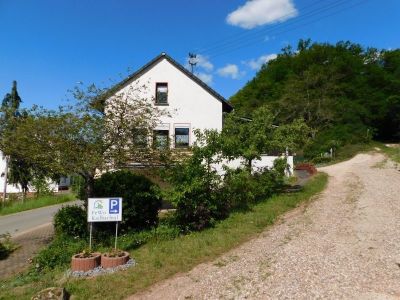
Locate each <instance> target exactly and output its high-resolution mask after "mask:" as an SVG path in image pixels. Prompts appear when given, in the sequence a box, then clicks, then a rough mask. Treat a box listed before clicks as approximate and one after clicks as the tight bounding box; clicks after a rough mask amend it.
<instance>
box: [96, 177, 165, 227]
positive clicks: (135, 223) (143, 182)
mask: <svg viewBox="0 0 400 300" xmlns="http://www.w3.org/2000/svg"><path fill="white" fill-rule="evenodd" d="M93 195H94V197H122V198H123V201H122V222H121V227H120V228H121V229H122V230H124V231H131V230H141V229H146V228H151V227H154V226H155V225H157V223H158V210H159V209H160V208H161V197H160V194H159V190H158V187H157V186H156V185H155V184H153V183H152V182H151V181H150V180H149V179H147V178H146V177H144V176H142V175H136V174H134V173H132V172H130V171H116V172H111V173H105V174H103V175H102V176H101V177H100V178H99V179H96V180H95V183H94V190H93ZM97 227H101V226H97ZM106 227H107V226H106Z"/></svg>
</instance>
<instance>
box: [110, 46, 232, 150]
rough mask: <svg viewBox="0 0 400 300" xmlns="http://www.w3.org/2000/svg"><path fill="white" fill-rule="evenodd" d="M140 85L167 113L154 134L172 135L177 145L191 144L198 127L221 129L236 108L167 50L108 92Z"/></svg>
mask: <svg viewBox="0 0 400 300" xmlns="http://www.w3.org/2000/svg"><path fill="white" fill-rule="evenodd" d="M138 86H146V87H147V88H146V89H144V90H143V91H141V94H142V95H140V96H142V97H145V98H148V99H153V103H154V106H158V107H159V108H161V109H163V110H165V111H166V112H167V114H168V115H165V116H162V117H161V119H160V123H159V125H158V126H157V127H156V128H155V131H154V138H155V139H156V140H157V141H158V142H159V143H162V142H163V141H165V142H166V141H167V139H169V142H170V145H171V147H174V148H182V147H189V146H191V145H192V144H193V142H194V135H193V131H194V130H195V129H201V130H203V129H217V130H221V129H222V123H223V115H224V113H228V112H230V111H232V109H233V108H232V106H231V105H230V104H229V103H228V102H227V101H226V99H225V98H224V97H222V96H221V95H220V94H218V93H217V92H216V91H214V90H213V89H212V88H210V87H209V86H208V85H206V84H205V83H204V82H203V81H201V80H200V79H199V78H198V77H197V76H195V75H193V74H192V73H191V72H189V71H188V70H187V69H186V68H184V67H183V66H182V65H181V64H179V63H178V62H176V61H175V60H174V59H172V58H171V57H170V56H168V55H167V54H166V53H161V54H160V55H159V56H157V57H156V58H154V59H153V60H152V61H150V62H149V63H148V64H146V65H145V66H143V67H142V68H141V69H139V70H138V71H137V72H135V73H133V74H132V75H130V76H129V77H128V78H126V79H125V80H123V81H122V82H120V83H119V84H117V85H116V86H114V87H113V88H111V90H110V91H109V93H110V94H111V95H115V94H119V93H120V94H124V93H129V90H131V89H135V88H136V87H138ZM107 101H112V99H111V98H109V99H108V100H107Z"/></svg>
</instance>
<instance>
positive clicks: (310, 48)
mask: <svg viewBox="0 0 400 300" xmlns="http://www.w3.org/2000/svg"><path fill="white" fill-rule="evenodd" d="M231 101H232V104H233V105H234V107H235V109H236V111H237V112H238V113H240V114H241V115H243V116H246V115H249V114H251V112H252V111H253V110H254V109H255V108H257V107H259V106H261V105H264V104H269V105H270V108H271V109H272V110H273V112H274V114H275V115H276V120H275V122H276V123H277V124H278V125H279V124H283V123H286V122H289V121H293V120H294V119H298V118H304V120H305V121H306V123H307V124H308V125H309V126H310V127H312V128H313V129H314V130H315V134H314V137H313V141H312V143H311V144H310V145H309V146H308V148H306V155H307V156H309V157H313V156H318V155H319V154H320V153H321V152H325V151H328V150H329V149H330V148H331V147H334V148H337V147H340V146H341V145H344V144H346V143H358V142H364V141H367V140H369V139H370V138H374V139H378V140H386V141H388V140H390V141H398V140H400V49H397V50H378V49H375V48H367V49H365V48H363V47H361V46H360V45H358V44H353V43H350V42H339V43H337V44H336V45H331V44H326V43H324V44H321V43H314V44H311V42H310V40H300V41H299V43H298V47H297V49H296V50H294V49H292V48H291V47H286V48H284V49H282V53H281V54H279V55H278V57H277V58H276V59H275V60H273V61H270V62H269V63H268V64H266V65H264V66H263V67H262V68H261V70H260V71H259V72H258V73H257V75H256V76H255V78H253V79H252V80H251V81H249V82H248V83H247V84H246V85H245V86H244V87H243V88H242V89H241V90H240V91H239V92H238V93H237V94H236V95H234V96H232V98H231Z"/></svg>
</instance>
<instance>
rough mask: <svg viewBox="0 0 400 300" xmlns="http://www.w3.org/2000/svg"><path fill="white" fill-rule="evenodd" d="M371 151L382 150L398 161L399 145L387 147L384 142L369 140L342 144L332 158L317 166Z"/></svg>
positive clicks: (399, 157) (399, 156)
mask: <svg viewBox="0 0 400 300" xmlns="http://www.w3.org/2000/svg"><path fill="white" fill-rule="evenodd" d="M378 149H380V150H378ZM371 151H375V152H377V151H382V152H383V153H384V154H386V155H387V156H388V157H389V158H390V159H392V160H393V161H395V162H398V163H400V147H388V146H386V145H385V144H384V143H381V142H377V141H371V142H370V143H363V144H348V145H344V146H343V147H341V148H339V149H338V150H337V152H336V156H335V157H334V158H333V159H332V160H330V161H329V162H326V163H320V164H317V166H318V167H322V166H328V165H332V164H336V163H339V162H342V161H345V160H348V159H351V158H353V157H354V156H356V155H357V154H359V153H366V152H371Z"/></svg>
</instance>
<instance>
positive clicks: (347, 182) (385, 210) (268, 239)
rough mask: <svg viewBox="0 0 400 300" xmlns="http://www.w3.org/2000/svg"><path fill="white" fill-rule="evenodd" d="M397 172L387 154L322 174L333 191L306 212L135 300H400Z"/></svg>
mask: <svg viewBox="0 0 400 300" xmlns="http://www.w3.org/2000/svg"><path fill="white" fill-rule="evenodd" d="M397 169H398V168H397V166H396V165H395V164H394V163H392V162H390V161H387V160H386V159H385V157H384V156H383V155H382V154H359V155H357V156H356V157H354V158H353V159H351V160H349V161H346V162H343V163H339V164H336V165H333V166H329V167H324V168H321V171H324V172H326V173H328V174H329V176H330V179H329V183H328V186H327V189H326V190H325V191H324V192H323V193H322V194H321V195H320V196H318V197H317V199H316V200H315V201H313V202H311V203H310V204H309V205H308V206H307V207H299V208H297V209H295V210H293V211H291V212H290V213H288V214H286V215H285V216H284V217H283V218H282V219H281V220H280V221H279V222H278V223H277V224H276V225H274V226H273V227H271V228H270V229H268V230H266V231H265V232H263V233H262V234H260V236H259V237H257V238H256V239H253V240H252V241H249V242H247V243H245V244H243V245H242V246H240V247H238V248H236V249H234V250H232V251H230V252H228V253H226V254H225V255H223V256H221V257H220V258H218V259H217V260H215V261H214V262H211V263H206V264H202V265H199V266H197V267H195V268H194V269H193V270H192V271H190V272H188V273H185V274H179V275H177V276H175V277H173V278H171V279H168V280H166V281H163V282H161V283H159V284H156V285H154V286H152V287H151V288H150V289H149V290H147V291H144V292H143V293H140V294H136V295H133V296H132V297H131V298H130V299H315V298H328V299H400V172H399V171H398V170H397ZM171 255H173V253H171Z"/></svg>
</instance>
